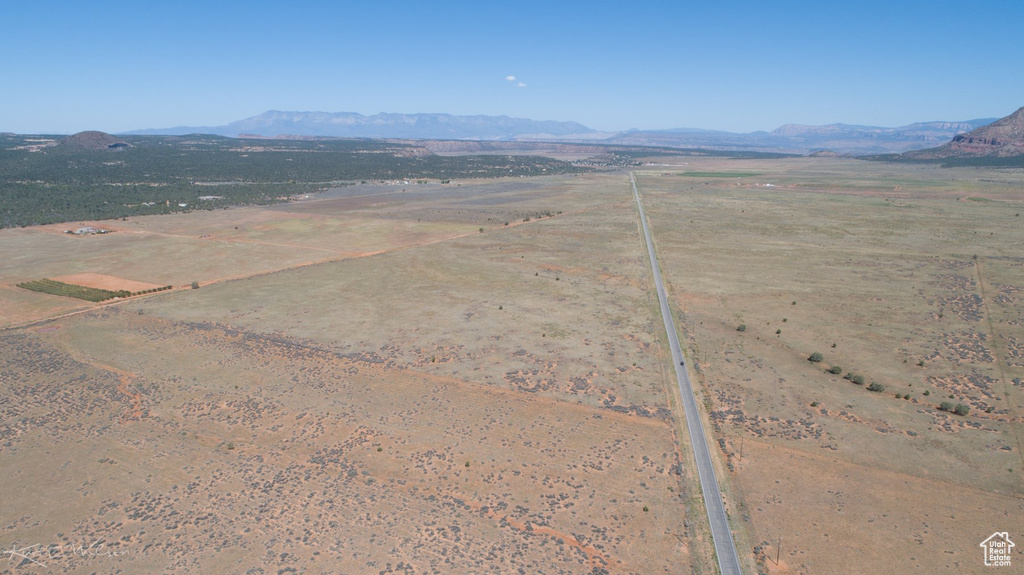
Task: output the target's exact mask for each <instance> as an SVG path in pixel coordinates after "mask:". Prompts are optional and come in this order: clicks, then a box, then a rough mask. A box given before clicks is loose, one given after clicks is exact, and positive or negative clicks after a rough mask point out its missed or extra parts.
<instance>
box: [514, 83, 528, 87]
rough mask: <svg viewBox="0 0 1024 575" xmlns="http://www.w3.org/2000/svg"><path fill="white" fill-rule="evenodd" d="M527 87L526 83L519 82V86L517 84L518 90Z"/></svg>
mask: <svg viewBox="0 0 1024 575" xmlns="http://www.w3.org/2000/svg"><path fill="white" fill-rule="evenodd" d="M525 87H526V82H519V83H518V84H516V88H525Z"/></svg>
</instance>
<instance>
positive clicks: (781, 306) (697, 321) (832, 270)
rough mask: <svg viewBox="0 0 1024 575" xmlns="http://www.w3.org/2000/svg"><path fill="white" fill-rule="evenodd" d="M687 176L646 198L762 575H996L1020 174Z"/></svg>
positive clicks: (1005, 493)
mask: <svg viewBox="0 0 1024 575" xmlns="http://www.w3.org/2000/svg"><path fill="white" fill-rule="evenodd" d="M679 164H680V165H679V166H673V167H672V169H667V168H659V170H658V171H645V172H643V173H641V174H639V177H638V184H639V185H640V187H641V189H642V190H643V191H644V193H645V198H646V200H647V205H648V206H649V207H648V213H649V217H650V218H651V220H652V233H653V234H654V236H655V241H656V243H657V249H658V252H659V257H660V260H661V262H662V267H663V270H664V274H665V276H666V279H667V280H668V281H669V282H670V284H671V288H670V291H671V293H672V295H673V296H674V297H675V300H676V306H677V309H678V312H679V316H680V318H681V320H682V323H683V325H684V326H685V328H684V329H685V331H686V332H687V333H686V335H687V336H688V338H689V340H690V348H691V349H690V353H691V355H692V358H693V360H694V362H693V364H694V368H695V369H696V370H697V371H698V373H699V375H700V377H699V381H700V382H701V386H702V388H703V391H704V393H705V394H706V398H705V402H706V403H705V404H706V407H707V409H708V412H709V418H710V420H711V421H712V423H713V426H714V428H715V430H716V433H717V434H718V435H719V438H720V439H719V441H720V453H721V454H722V455H723V456H724V457H726V458H728V461H729V466H730V468H731V469H732V472H731V473H729V479H730V482H731V484H732V486H733V487H734V489H735V492H734V493H732V494H731V496H732V499H733V502H734V503H735V504H736V506H735V509H736V510H735V511H733V517H734V520H735V519H736V517H737V515H739V516H741V517H743V518H744V521H743V522H742V523H734V524H735V525H737V526H744V531H746V532H747V533H748V536H749V538H750V541H751V542H752V544H753V545H754V546H755V547H754V550H755V551H756V552H758V553H759V555H760V568H761V569H762V570H764V571H769V572H789V573H845V572H850V570H851V566H854V565H856V566H857V567H856V568H855V569H854V570H855V571H857V572H863V573H913V572H920V573H938V572H961V573H967V572H982V571H984V570H985V569H986V568H985V567H984V566H983V564H982V555H981V549H980V548H979V547H978V544H979V543H980V542H981V541H982V540H983V539H985V538H987V537H988V536H989V535H990V534H992V532H994V531H996V530H999V531H1007V530H1009V531H1010V532H1011V533H1024V481H1022V477H1024V474H1022V472H1024V459H1022V457H1024V456H1022V453H1024V450H1022V440H1024V387H1022V386H1021V385H1020V381H1021V378H1022V377H1024V369H1022V368H1024V362H1022V361H1021V359H1020V353H1019V352H1020V342H1021V341H1022V340H1024V327H1022V320H1024V306H1022V305H1021V302H1020V300H1021V299H1022V294H1024V252H1022V249H1021V246H1024V226H1022V225H1021V222H1022V220H1021V218H1020V216H1018V215H1017V214H1018V213H1019V212H1021V211H1024V175H1022V174H1021V173H1020V172H1019V171H1002V172H1001V171H996V170H946V169H939V168H935V167H932V166H925V167H922V166H889V165H879V164H874V163H866V162H859V161H854V160H785V161H772V162H740V161H709V160H705V161H697V162H693V161H690V160H687V164H685V165H683V162H679ZM686 171H693V172H715V171H719V172H737V171H739V172H746V173H748V174H756V175H750V176H745V177H739V178H737V177H728V178H711V177H701V176H686V175H685V172H686ZM766 184H771V185H770V186H768V185H766ZM967 197H970V199H969V200H965V198H967ZM741 324H743V325H745V326H746V330H745V331H742V332H741V331H737V327H738V326H739V325H741ZM813 352H819V353H821V354H822V355H823V356H824V361H823V362H821V363H812V362H809V361H807V358H808V357H809V355H810V354H811V353H813ZM832 366H839V367H841V368H842V370H841V371H840V374H839V375H834V374H831V373H827V372H826V370H828V369H829V368H831V367H832ZM847 373H853V374H860V375H862V376H864V378H865V384H864V385H857V384H855V383H853V382H851V381H848V380H846V379H844V378H843V377H842V375H843V374H847ZM871 382H877V383H879V384H881V385H884V386H885V389H884V391H881V392H871V391H868V390H867V389H866V387H867V385H868V384H870V383H871ZM926 393H927V394H928V395H925V394H926ZM897 394H898V395H899V397H897ZM942 401H948V402H950V403H953V404H957V403H960V404H963V405H966V406H969V407H970V413H969V414H968V415H967V416H957V415H953V414H951V413H947V412H944V411H939V410H938V409H937V407H938V405H939V404H940V402H942ZM989 410H991V411H989ZM741 450H742V451H743V455H742V459H741ZM780 537H781V539H782V550H781V551H782V552H781V557H780V564H779V565H776V564H775V558H776V556H777V555H779V553H778V549H777V548H776V547H777V545H778V539H779V538H780ZM745 551H748V552H749V551H750V549H747V550H745ZM1020 562H1021V563H1024V557H1020Z"/></svg>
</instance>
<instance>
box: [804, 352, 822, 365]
mask: <svg viewBox="0 0 1024 575" xmlns="http://www.w3.org/2000/svg"><path fill="white" fill-rule="evenodd" d="M823 359H825V356H823V355H821V354H820V353H818V352H814V353H812V354H811V355H810V357H808V358H807V361H809V362H812V363H818V362H820V361H821V360H823Z"/></svg>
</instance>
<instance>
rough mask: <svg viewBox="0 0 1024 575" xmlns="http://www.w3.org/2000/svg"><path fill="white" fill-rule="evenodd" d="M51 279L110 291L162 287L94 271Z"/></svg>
mask: <svg viewBox="0 0 1024 575" xmlns="http://www.w3.org/2000/svg"><path fill="white" fill-rule="evenodd" d="M51 279H54V280H57V281H59V282H64V283H67V284H74V285H79V286H85V287H91V288H96V289H105V290H110V291H120V290H126V291H130V292H140V291H145V290H148V289H156V288H159V287H163V286H160V285H157V284H151V283H146V282H139V281H135V280H129V279H125V278H119V277H117V276H108V275H104V274H94V273H81V274H71V275H67V276H57V277H54V278H51Z"/></svg>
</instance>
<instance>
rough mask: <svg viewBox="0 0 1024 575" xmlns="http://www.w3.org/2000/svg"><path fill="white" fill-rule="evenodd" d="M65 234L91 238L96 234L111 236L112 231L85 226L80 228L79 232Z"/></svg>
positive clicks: (66, 231) (73, 231)
mask: <svg viewBox="0 0 1024 575" xmlns="http://www.w3.org/2000/svg"><path fill="white" fill-rule="evenodd" d="M64 233H65V234H74V235H76V236H91V235H94V234H109V233H110V230H101V229H100V228H94V227H92V226H85V227H82V228H78V229H77V230H64Z"/></svg>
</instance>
